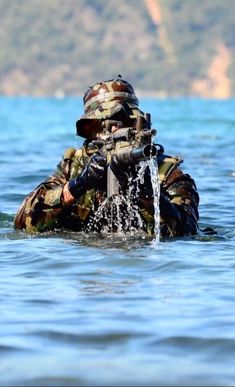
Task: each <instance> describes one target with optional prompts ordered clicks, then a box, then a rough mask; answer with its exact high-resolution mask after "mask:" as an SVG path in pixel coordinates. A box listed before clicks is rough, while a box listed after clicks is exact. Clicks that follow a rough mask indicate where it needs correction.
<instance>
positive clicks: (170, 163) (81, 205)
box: [15, 147, 199, 237]
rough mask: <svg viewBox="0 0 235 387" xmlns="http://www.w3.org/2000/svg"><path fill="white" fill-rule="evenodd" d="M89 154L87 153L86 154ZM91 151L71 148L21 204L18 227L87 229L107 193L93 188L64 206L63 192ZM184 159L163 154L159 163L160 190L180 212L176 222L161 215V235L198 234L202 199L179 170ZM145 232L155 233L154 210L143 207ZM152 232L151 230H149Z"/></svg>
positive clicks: (191, 181)
mask: <svg viewBox="0 0 235 387" xmlns="http://www.w3.org/2000/svg"><path fill="white" fill-rule="evenodd" d="M87 153H88V154H87ZM89 158H90V155H89V149H87V148H86V147H83V148H82V149H79V150H77V151H76V150H75V149H68V150H67V151H66V152H65V154H64V157H63V160H62V161H61V163H60V164H59V165H58V167H57V171H56V172H55V173H54V174H53V175H52V176H51V177H49V178H48V179H47V180H46V181H45V182H43V183H41V184H40V185H39V186H38V187H37V188H36V189H35V190H34V191H33V192H31V193H30V194H29V195H28V196H27V197H26V198H25V200H24V202H23V204H22V205H21V207H20V209H19V211H18V213H17V215H16V218H15V227H16V228H20V229H26V230H27V231H29V232H37V231H40V232H43V231H48V230H56V229H61V228H64V229H69V230H73V231H82V230H85V229H86V226H87V223H88V222H89V219H90V217H91V216H92V215H93V213H94V209H97V208H98V206H99V204H100V201H101V200H102V198H104V197H105V190H104V192H102V191H95V190H94V189H91V190H89V191H87V192H86V193H85V194H84V195H82V196H81V197H80V199H79V200H77V201H76V202H75V203H73V204H72V205H69V206H67V205H64V203H63V199H62V190H63V187H64V185H65V183H66V182H67V181H68V180H69V179H71V178H73V177H75V176H76V175H77V174H79V173H81V171H82V169H83V167H84V165H85V163H86V162H87V161H88V160H89ZM181 161H182V160H179V159H178V158H173V157H169V156H165V155H162V156H161V159H160V160H159V176H160V180H161V182H162V183H161V191H162V192H164V193H165V194H166V196H167V197H168V198H169V199H170V202H171V203H173V204H174V205H175V206H176V208H177V211H178V213H179V218H178V219H175V218H174V217H172V216H171V215H165V216H164V215H161V236H162V237H168V236H182V235H194V234H196V233H197V230H198V228H197V220H198V209H197V208H198V202H199V196H198V193H197V190H196V186H195V183H194V181H193V179H192V178H191V177H190V176H189V175H188V174H184V173H183V172H182V171H181V169H180V168H179V167H178V165H179V164H180V162H181ZM139 210H140V214H141V216H142V218H143V220H144V228H145V231H146V232H148V233H151V232H152V231H153V223H154V216H153V207H152V206H150V207H149V206H146V207H145V206H144V205H140V209H139ZM149 230H150V231H149Z"/></svg>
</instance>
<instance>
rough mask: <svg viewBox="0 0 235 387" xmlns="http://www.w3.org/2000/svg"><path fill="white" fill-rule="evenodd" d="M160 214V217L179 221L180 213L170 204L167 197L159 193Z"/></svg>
mask: <svg viewBox="0 0 235 387" xmlns="http://www.w3.org/2000/svg"><path fill="white" fill-rule="evenodd" d="M160 214H161V216H163V217H164V216H166V217H168V218H173V219H176V220H177V221H179V220H180V211H179V210H178V208H177V205H176V204H173V203H171V202H170V200H169V199H168V197H167V196H166V195H165V194H164V193H163V192H161V193H160Z"/></svg>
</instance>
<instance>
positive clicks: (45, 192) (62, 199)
mask: <svg viewBox="0 0 235 387" xmlns="http://www.w3.org/2000/svg"><path fill="white" fill-rule="evenodd" d="M70 164H71V160H70V159H69V158H68V159H64V160H63V161H62V162H61V163H60V164H59V165H58V167H57V171H56V172H55V174H53V175H52V176H50V177H49V178H48V179H47V180H46V181H44V182H42V183H41V184H40V185H39V186H38V187H37V188H36V189H35V190H34V191H32V192H31V193H30V194H29V195H27V196H26V198H25V199H24V201H23V203H22V205H21V206H20V208H19V210H18V212H17V214H16V217H15V221H14V226H15V228H17V229H25V230H27V231H29V232H37V231H40V232H42V231H46V230H53V229H55V228H56V227H57V226H58V217H59V215H60V214H61V212H62V211H63V209H64V208H65V207H66V206H68V205H70V204H72V203H73V202H74V198H73V196H72V195H71V194H70V192H69V191H68V180H69V169H70Z"/></svg>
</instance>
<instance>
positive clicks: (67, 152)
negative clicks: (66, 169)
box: [63, 148, 76, 160]
mask: <svg viewBox="0 0 235 387" xmlns="http://www.w3.org/2000/svg"><path fill="white" fill-rule="evenodd" d="M75 153H76V149H75V148H67V149H66V150H65V151H64V155H63V159H64V160H66V159H72V158H73V156H74V155H75Z"/></svg>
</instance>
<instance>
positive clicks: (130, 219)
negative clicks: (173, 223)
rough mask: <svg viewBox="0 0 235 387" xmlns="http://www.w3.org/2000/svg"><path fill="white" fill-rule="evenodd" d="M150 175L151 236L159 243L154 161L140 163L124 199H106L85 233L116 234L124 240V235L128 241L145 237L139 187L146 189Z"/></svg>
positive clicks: (156, 183) (158, 191)
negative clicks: (147, 175)
mask: <svg viewBox="0 0 235 387" xmlns="http://www.w3.org/2000/svg"><path fill="white" fill-rule="evenodd" d="M147 170H148V171H149V177H150V181H151V187H150V188H149V190H150V192H151V196H152V197H151V200H152V201H153V213H154V222H153V234H154V237H155V241H159V239H160V210H159V196H160V181H159V175H158V167H157V161H156V159H154V158H150V159H148V160H144V161H141V162H140V163H139V164H138V165H137V166H136V173H135V176H133V175H130V176H129V178H128V185H127V189H126V192H125V195H116V194H115V195H112V196H111V197H109V198H106V199H105V200H104V201H103V202H102V203H101V204H100V205H99V207H98V209H97V210H96V211H94V216H93V217H91V219H90V221H89V223H88V225H87V231H88V232H91V231H95V232H99V233H101V234H106V235H109V234H110V233H111V234H112V233H115V234H117V235H119V236H120V237H121V238H123V239H126V237H127V233H128V236H130V237H141V236H142V235H144V234H145V235H146V232H145V231H144V230H145V228H146V227H145V222H144V220H143V218H142V216H141V214H140V212H139V198H140V194H141V186H142V187H143V186H144V185H145V176H146V171H147Z"/></svg>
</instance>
